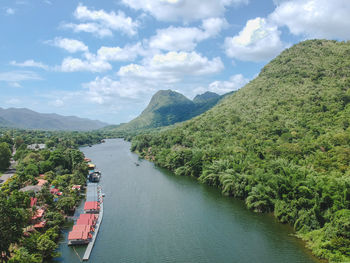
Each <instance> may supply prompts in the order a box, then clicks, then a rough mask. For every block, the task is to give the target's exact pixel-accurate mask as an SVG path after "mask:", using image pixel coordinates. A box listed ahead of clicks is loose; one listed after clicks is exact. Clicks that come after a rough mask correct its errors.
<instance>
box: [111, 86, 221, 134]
mask: <svg viewBox="0 0 350 263" xmlns="http://www.w3.org/2000/svg"><path fill="white" fill-rule="evenodd" d="M221 98H222V96H220V95H218V94H216V93H213V92H206V93H204V94H202V95H197V96H196V97H195V99H194V100H193V101H191V100H190V99H188V98H186V97H185V96H184V95H182V94H180V93H178V92H175V91H172V90H160V91H158V92H157V93H156V94H154V95H153V97H152V99H151V101H150V102H149V104H148V106H147V107H146V109H145V110H144V111H143V112H142V113H141V114H140V116H138V117H137V118H135V119H133V120H132V121H130V122H129V123H126V124H123V125H120V126H119V127H118V128H117V130H129V131H135V130H140V129H148V128H156V127H163V126H168V125H171V124H174V123H177V122H182V121H185V120H188V119H191V118H193V117H194V116H197V115H199V114H202V113H203V112H205V111H207V110H208V109H210V108H211V107H213V106H214V105H215V104H216V103H217V102H218V101H219V100H220V99H221Z"/></svg>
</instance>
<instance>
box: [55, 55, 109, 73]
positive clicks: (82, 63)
mask: <svg viewBox="0 0 350 263" xmlns="http://www.w3.org/2000/svg"><path fill="white" fill-rule="evenodd" d="M111 69H112V66H111V64H109V63H108V62H106V61H103V60H100V59H97V58H96V56H94V55H92V54H87V59H85V60H82V59H79V58H72V57H67V58H65V59H64V60H63V61H62V64H61V66H59V67H58V70H60V71H63V72H77V71H90V72H103V71H107V70H111Z"/></svg>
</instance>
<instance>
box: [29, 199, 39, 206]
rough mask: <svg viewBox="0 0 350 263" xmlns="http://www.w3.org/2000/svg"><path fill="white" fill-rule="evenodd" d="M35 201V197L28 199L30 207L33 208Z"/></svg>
mask: <svg viewBox="0 0 350 263" xmlns="http://www.w3.org/2000/svg"><path fill="white" fill-rule="evenodd" d="M37 201H38V198H36V197H31V198H30V207H33V206H35V205H36V202H37Z"/></svg>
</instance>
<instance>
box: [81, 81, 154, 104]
mask: <svg viewBox="0 0 350 263" xmlns="http://www.w3.org/2000/svg"><path fill="white" fill-rule="evenodd" d="M83 87H84V88H85V89H87V94H88V98H89V99H90V100H91V101H92V102H95V103H98V104H106V103H109V102H113V101H114V100H115V99H116V98H122V99H137V98H140V97H143V96H144V95H146V94H149V93H150V92H151V90H152V89H151V88H150V87H148V86H145V85H140V83H138V82H137V81H136V82H135V81H132V80H131V81H123V80H122V81H120V80H114V79H112V78H110V77H108V76H105V77H103V78H100V77H96V79H95V80H93V81H91V82H89V83H85V84H83Z"/></svg>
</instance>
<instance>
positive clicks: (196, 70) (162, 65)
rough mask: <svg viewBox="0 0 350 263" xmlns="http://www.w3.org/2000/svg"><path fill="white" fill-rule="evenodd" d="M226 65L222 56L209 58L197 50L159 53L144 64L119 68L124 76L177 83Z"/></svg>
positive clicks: (215, 70)
mask: <svg viewBox="0 0 350 263" xmlns="http://www.w3.org/2000/svg"><path fill="white" fill-rule="evenodd" d="M223 68H224V65H223V63H222V61H221V59H220V58H218V57H216V58H213V59H212V60H209V59H208V58H206V57H203V56H202V55H200V54H198V53H196V52H190V53H187V52H168V53H166V54H157V55H154V56H153V57H152V58H150V59H147V60H145V61H144V63H143V64H142V65H138V64H130V65H127V66H124V67H121V68H120V69H119V72H118V75H119V76H120V77H124V78H139V79H144V80H150V81H156V82H157V83H160V82H165V83H175V82H179V81H181V80H183V79H184V78H185V77H187V76H200V75H207V74H213V73H217V72H219V71H221V70H222V69H223Z"/></svg>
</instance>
